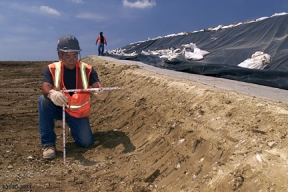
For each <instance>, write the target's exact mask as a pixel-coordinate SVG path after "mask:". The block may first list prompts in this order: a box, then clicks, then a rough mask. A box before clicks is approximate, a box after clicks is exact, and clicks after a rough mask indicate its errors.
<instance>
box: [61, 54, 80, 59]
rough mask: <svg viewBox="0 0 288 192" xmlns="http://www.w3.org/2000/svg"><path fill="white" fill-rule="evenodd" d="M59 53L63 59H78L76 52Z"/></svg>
mask: <svg viewBox="0 0 288 192" xmlns="http://www.w3.org/2000/svg"><path fill="white" fill-rule="evenodd" d="M61 55H62V56H63V57H64V58H65V59H70V58H73V59H78V53H75V54H73V55H69V54H65V53H61Z"/></svg>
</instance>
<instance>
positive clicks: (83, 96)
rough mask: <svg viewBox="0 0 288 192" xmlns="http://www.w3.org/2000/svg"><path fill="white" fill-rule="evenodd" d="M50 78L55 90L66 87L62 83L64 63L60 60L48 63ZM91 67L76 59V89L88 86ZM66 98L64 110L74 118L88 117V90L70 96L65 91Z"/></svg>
mask: <svg viewBox="0 0 288 192" xmlns="http://www.w3.org/2000/svg"><path fill="white" fill-rule="evenodd" d="M48 67H49V70H50V73H51V74H52V79H53V82H54V85H53V88H54V89H55V90H56V91H61V90H62V89H64V90H65V89H66V87H65V85H64V79H63V77H64V75H63V72H64V65H63V63H62V62H61V61H59V62H55V63H52V64H50V65H48ZM91 71H92V67H91V66H90V65H88V64H86V63H83V62H80V61H78V62H77V64H76V89H87V88H89V87H90V86H89V77H90V73H91ZM65 96H66V97H67V98H68V106H67V107H66V112H67V113H69V114H70V115H71V116H73V117H76V118H82V117H88V115H89V111H90V91H85V92H84V91H83V92H76V93H74V94H73V95H72V96H71V95H70V94H69V93H68V92H65Z"/></svg>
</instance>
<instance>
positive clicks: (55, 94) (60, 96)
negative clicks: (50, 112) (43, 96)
mask: <svg viewBox="0 0 288 192" xmlns="http://www.w3.org/2000/svg"><path fill="white" fill-rule="evenodd" d="M47 97H48V98H49V99H50V100H51V101H52V102H53V103H54V104H55V105H57V106H61V107H62V105H65V106H66V105H67V101H68V99H67V97H66V96H65V95H64V93H61V92H59V91H56V90H54V89H51V90H50V91H49V93H48V95H47Z"/></svg>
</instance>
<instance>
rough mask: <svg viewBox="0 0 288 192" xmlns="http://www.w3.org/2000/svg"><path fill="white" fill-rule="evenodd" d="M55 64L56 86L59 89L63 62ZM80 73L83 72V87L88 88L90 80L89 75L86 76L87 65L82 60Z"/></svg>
mask: <svg viewBox="0 0 288 192" xmlns="http://www.w3.org/2000/svg"><path fill="white" fill-rule="evenodd" d="M54 64H55V66H56V69H55V78H54V87H55V90H56V91H59V87H60V78H61V63H60V62H56V63H54ZM80 73H81V79H82V85H83V89H88V80H87V76H86V70H85V65H84V63H82V62H81V63H80Z"/></svg>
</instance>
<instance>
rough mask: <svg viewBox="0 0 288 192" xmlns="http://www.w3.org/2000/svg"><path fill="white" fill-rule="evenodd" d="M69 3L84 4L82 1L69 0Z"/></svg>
mask: <svg viewBox="0 0 288 192" xmlns="http://www.w3.org/2000/svg"><path fill="white" fill-rule="evenodd" d="M69 1H71V2H74V3H84V2H83V0H69Z"/></svg>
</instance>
